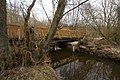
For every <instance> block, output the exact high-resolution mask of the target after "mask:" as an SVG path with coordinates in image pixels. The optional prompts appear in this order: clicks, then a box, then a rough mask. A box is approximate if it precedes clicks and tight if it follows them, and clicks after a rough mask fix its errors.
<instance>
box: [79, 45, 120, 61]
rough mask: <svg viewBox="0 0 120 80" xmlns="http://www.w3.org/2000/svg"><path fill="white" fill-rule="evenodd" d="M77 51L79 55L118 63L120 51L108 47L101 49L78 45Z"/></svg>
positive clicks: (98, 46) (96, 46)
mask: <svg viewBox="0 0 120 80" xmlns="http://www.w3.org/2000/svg"><path fill="white" fill-rule="evenodd" d="M77 51H78V52H80V53H85V54H90V55H94V56H98V57H102V58H108V59H112V60H117V61H120V50H119V49H117V48H113V47H110V46H107V47H103V46H100V45H85V46H83V45H80V46H79V48H78V50H77Z"/></svg>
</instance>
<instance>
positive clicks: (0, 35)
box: [0, 0, 9, 71]
mask: <svg viewBox="0 0 120 80" xmlns="http://www.w3.org/2000/svg"><path fill="white" fill-rule="evenodd" d="M6 18H7V13H6V0H0V71H1V68H4V67H5V63H6V59H7V55H8V53H9V48H8V36H7V19H6Z"/></svg>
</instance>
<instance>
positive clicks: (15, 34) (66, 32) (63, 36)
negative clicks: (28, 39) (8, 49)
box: [7, 24, 86, 47]
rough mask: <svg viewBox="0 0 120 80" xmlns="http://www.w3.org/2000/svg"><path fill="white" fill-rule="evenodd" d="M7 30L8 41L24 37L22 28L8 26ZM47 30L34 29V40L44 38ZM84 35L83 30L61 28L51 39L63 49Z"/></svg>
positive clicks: (45, 28)
mask: <svg viewBox="0 0 120 80" xmlns="http://www.w3.org/2000/svg"><path fill="white" fill-rule="evenodd" d="M7 30H8V37H9V38H10V39H19V40H21V39H23V37H24V31H23V27H22V26H19V25H12V24H9V25H8V27H7ZM48 30H49V28H47V27H34V28H33V31H34V36H35V38H36V39H40V38H44V37H45V36H46V34H47V33H48ZM85 34H86V31H85V29H84V28H78V29H77V30H71V29H68V28H63V29H60V30H57V32H56V34H55V36H54V39H53V44H55V45H56V46H58V47H65V45H66V44H69V45H73V43H71V42H76V41H78V40H79V39H80V38H82V37H83V36H84V35H85Z"/></svg>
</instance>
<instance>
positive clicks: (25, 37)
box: [21, 0, 36, 49]
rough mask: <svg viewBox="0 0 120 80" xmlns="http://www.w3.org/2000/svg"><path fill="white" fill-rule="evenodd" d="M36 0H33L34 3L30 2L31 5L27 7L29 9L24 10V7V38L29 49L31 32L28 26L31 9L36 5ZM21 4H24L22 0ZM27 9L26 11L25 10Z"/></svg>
mask: <svg viewBox="0 0 120 80" xmlns="http://www.w3.org/2000/svg"><path fill="white" fill-rule="evenodd" d="M35 2H36V0H33V1H32V3H31V4H30V6H29V7H28V8H27V10H23V9H24V8H22V15H23V18H24V34H25V35H24V39H25V47H27V49H29V47H30V46H29V44H30V36H29V35H30V34H29V28H28V27H29V26H28V21H29V19H30V14H31V10H32V8H33V6H34V5H35ZM21 4H22V5H23V3H22V2H21ZM24 11H25V12H24Z"/></svg>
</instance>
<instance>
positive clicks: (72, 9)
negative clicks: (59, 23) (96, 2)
mask: <svg viewBox="0 0 120 80" xmlns="http://www.w3.org/2000/svg"><path fill="white" fill-rule="evenodd" d="M87 1H89V0H86V1H83V2H82V3H80V4H78V5H77V6H75V7H74V8H72V9H70V10H68V11H67V12H65V13H64V14H63V15H62V17H63V16H64V15H66V14H67V13H69V12H70V11H72V10H74V9H76V8H77V7H79V6H80V5H82V4H84V3H86V2H87Z"/></svg>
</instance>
